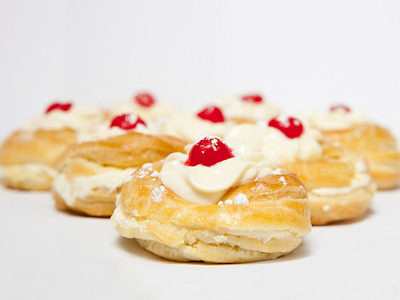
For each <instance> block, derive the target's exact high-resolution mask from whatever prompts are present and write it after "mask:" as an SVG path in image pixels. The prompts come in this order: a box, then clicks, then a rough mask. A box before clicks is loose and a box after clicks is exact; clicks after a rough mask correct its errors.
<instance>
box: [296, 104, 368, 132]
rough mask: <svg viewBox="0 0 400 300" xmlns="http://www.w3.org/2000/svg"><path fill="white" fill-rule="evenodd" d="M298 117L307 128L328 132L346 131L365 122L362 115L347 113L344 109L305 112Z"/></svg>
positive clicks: (353, 112) (354, 112) (352, 112)
mask: <svg viewBox="0 0 400 300" xmlns="http://www.w3.org/2000/svg"><path fill="white" fill-rule="evenodd" d="M300 116H301V118H302V120H304V122H305V123H306V124H308V125H309V126H311V127H313V128H317V129H319V130H328V131H329V130H343V129H348V128H351V127H353V126H355V125H357V124H360V123H364V122H365V117H364V115H363V114H362V113H360V112H356V111H349V112H347V111H346V110H344V109H337V110H334V111H326V112H323V111H316V112H305V113H302V114H301V115H300Z"/></svg>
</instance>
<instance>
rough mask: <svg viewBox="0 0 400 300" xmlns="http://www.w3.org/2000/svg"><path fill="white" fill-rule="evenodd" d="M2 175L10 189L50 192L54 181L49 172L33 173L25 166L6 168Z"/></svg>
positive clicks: (3, 169) (4, 182)
mask: <svg viewBox="0 0 400 300" xmlns="http://www.w3.org/2000/svg"><path fill="white" fill-rule="evenodd" d="M54 172H55V171H54ZM2 173H3V180H2V182H3V184H4V186H6V187H7V188H10V189H19V190H26V191H48V190H50V188H51V183H52V181H53V176H52V175H50V174H48V173H47V172H44V171H33V170H32V169H31V168H29V167H26V166H24V165H14V166H5V167H3V168H2Z"/></svg>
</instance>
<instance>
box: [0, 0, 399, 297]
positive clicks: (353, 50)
mask: <svg viewBox="0 0 400 300" xmlns="http://www.w3.org/2000/svg"><path fill="white" fill-rule="evenodd" d="M399 31H400V1H397V0H386V1H381V0H370V1H365V0H364V1H363V0H359V1H357V0H343V1H328V0H325V1H324V0H314V1H311V0H308V1H307V0H306V1H297V0H286V1H262V0H260V1H217V0H210V1H177V0H174V1H105V0H97V1H95V0H90V1H79V0H60V1H53V0H38V1H21V0H15V1H6V0H0V40H1V47H0V66H1V68H0V94H1V100H0V103H1V107H0V137H4V136H5V135H6V134H8V133H9V132H10V131H11V130H13V129H14V128H17V127H18V126H19V125H20V124H21V123H22V122H23V121H26V120H27V119H29V118H31V117H32V116H34V115H36V114H38V113H41V112H42V111H43V108H44V107H45V106H46V105H47V104H48V103H49V102H51V101H52V99H54V98H57V97H63V98H64V97H71V98H72V99H73V100H74V101H75V102H83V103H88V104H90V103H92V104H98V103H101V104H108V103H110V102H112V101H114V100H116V98H118V97H128V96H130V94H131V93H132V92H134V91H135V90H137V89H143V88H145V89H149V90H151V91H153V92H154V93H156V94H157V95H159V97H160V98H162V99H166V100H167V101H171V102H172V103H175V104H177V105H180V106H184V107H191V106H200V105H203V104H205V103H208V102H211V101H213V100H214V98H215V97H216V96H220V95H224V94H225V93H228V92H246V91H252V90H256V91H261V92H264V93H265V94H267V95H268V96H269V97H270V99H271V100H272V101H274V102H276V103H278V104H281V105H282V106H284V107H286V108H287V109H290V110H291V111H297V110H298V109H300V108H304V107H310V106H321V107H325V106H327V105H329V104H330V103H331V102H337V101H339V102H347V103H349V104H350V105H351V106H353V107H358V108H361V110H363V111H365V112H366V113H367V114H368V115H369V116H371V118H374V119H376V120H378V121H379V122H383V123H384V124H387V125H389V126H390V128H391V129H392V130H393V132H394V133H395V134H396V135H397V136H399V128H400V121H399V120H400V119H399V117H398V114H399V103H400V102H399V99H400V82H399V78H400V58H399V57H400V56H399V53H400V39H399V38H398V33H399ZM399 210H400V192H399V191H397V192H385V193H379V194H378V195H377V197H376V198H375V201H374V204H373V208H372V212H371V213H370V214H369V215H368V217H367V218H365V219H363V220H361V221H360V222H356V223H352V224H347V225H334V226H328V227H318V228H314V229H313V232H312V234H311V235H310V236H309V237H307V238H306V240H305V243H304V245H303V246H302V247H301V248H300V249H299V250H298V251H296V252H295V253H293V254H291V255H290V256H287V257H284V258H282V259H279V260H276V261H272V262H261V263H253V264H245V265H203V264H176V263H171V262H167V261H164V260H161V259H157V258H155V257H154V256H152V255H150V254H147V253H146V252H144V251H142V250H140V249H139V248H138V247H137V246H135V244H134V243H131V242H130V241H128V240H124V239H122V238H119V237H118V235H117V233H116V232H115V231H114V229H113V228H112V227H111V225H110V222H109V220H108V219H95V218H84V217H77V216H73V215H68V214H64V213H61V212H58V211H56V210H55V209H54V208H53V203H52V200H51V197H50V195H48V194H45V193H20V192H10V191H5V190H1V191H0V234H1V237H2V238H1V242H0V295H1V296H0V297H1V298H2V299H52V298H53V299H93V298H94V299H124V298H125V299H143V298H150V299H166V298H168V297H172V296H173V295H177V298H191V299H204V298H219V299H235V298H237V299H239V298H240V299H276V298H283V299H301V298H304V299H358V298H363V299H398V298H399V294H400V288H399V287H398V284H399V283H398V282H399V278H400V273H399V265H400V264H399V262H398V253H399V252H400V241H399V240H400V236H399V230H398V229H399V228H400V218H399V217H398V212H399Z"/></svg>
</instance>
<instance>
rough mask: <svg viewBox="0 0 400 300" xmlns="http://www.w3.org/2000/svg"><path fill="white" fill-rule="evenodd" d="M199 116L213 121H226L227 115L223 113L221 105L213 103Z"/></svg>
mask: <svg viewBox="0 0 400 300" xmlns="http://www.w3.org/2000/svg"><path fill="white" fill-rule="evenodd" d="M197 116H198V117H199V118H200V119H203V120H207V121H210V122H213V123H221V122H225V117H224V114H223V113H222V110H221V109H220V108H219V107H217V106H213V105H210V106H207V107H206V108H204V109H203V110H202V111H200V112H199V113H198V114H197Z"/></svg>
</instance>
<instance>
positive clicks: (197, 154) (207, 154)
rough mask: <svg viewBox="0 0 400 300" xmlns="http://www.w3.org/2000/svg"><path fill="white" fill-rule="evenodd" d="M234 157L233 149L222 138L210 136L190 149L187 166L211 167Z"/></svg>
mask: <svg viewBox="0 0 400 300" xmlns="http://www.w3.org/2000/svg"><path fill="white" fill-rule="evenodd" d="M232 157H234V155H233V153H232V149H231V148H229V147H228V145H227V144H225V143H224V142H223V141H222V140H221V139H220V138H218V137H215V136H209V137H205V138H202V139H201V140H200V141H198V142H197V143H196V144H194V145H193V146H192V149H190V152H189V157H188V159H187V161H186V162H185V165H186V166H189V167H194V166H197V165H203V166H206V167H211V166H213V165H215V164H217V163H219V162H221V161H224V160H226V159H229V158H232Z"/></svg>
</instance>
